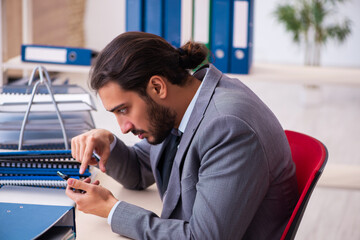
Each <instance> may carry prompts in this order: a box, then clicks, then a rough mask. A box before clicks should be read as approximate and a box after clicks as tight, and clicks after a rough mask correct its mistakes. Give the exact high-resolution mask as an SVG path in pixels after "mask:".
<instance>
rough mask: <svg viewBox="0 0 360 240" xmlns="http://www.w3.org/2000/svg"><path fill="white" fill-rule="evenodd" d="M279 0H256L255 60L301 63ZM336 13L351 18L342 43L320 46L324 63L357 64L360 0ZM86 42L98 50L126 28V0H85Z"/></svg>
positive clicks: (301, 54) (359, 57) (359, 63)
mask: <svg viewBox="0 0 360 240" xmlns="http://www.w3.org/2000/svg"><path fill="white" fill-rule="evenodd" d="M280 2H282V1H281V0H255V19H254V24H255V26H254V61H255V62H269V63H285V64H303V62H304V61H303V59H304V51H303V49H302V48H301V46H299V45H296V44H295V43H293V42H292V39H291V35H290V34H288V33H287V32H285V30H284V27H283V26H282V25H280V24H279V23H277V22H276V20H275V17H274V16H273V14H272V13H273V11H274V9H275V7H276V4H278V3H280ZM338 16H339V17H340V19H342V17H343V16H347V17H348V18H350V19H351V20H352V33H351V35H350V37H348V39H347V40H346V42H345V43H343V44H341V45H339V44H338V43H336V42H334V41H329V42H328V43H327V45H326V46H325V47H324V48H323V50H322V56H321V64H322V65H323V66H345V67H360V0H348V1H347V2H346V3H345V4H343V6H342V7H341V8H340V9H339V13H338ZM85 29H86V31H85V32H86V46H87V47H90V48H93V49H95V50H101V49H102V48H104V47H105V46H106V44H107V43H109V42H110V41H111V40H112V39H113V38H114V37H115V36H117V35H118V34H120V33H122V32H124V31H125V0H101V1H98V0H88V1H87V9H86V19H85Z"/></svg>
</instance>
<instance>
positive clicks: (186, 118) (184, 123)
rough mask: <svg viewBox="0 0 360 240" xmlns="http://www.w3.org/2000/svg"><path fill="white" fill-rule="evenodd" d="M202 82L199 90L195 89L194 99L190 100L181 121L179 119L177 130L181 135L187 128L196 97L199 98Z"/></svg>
mask: <svg viewBox="0 0 360 240" xmlns="http://www.w3.org/2000/svg"><path fill="white" fill-rule="evenodd" d="M206 74H207V69H206ZM206 74H205V75H206ZM203 79H205V76H204V77H203ZM203 82H204V81H201V84H200V86H199V88H198V89H197V91H196V93H195V95H194V97H193V98H192V100H191V102H190V104H189V106H188V107H187V109H186V111H185V113H184V116H183V117H182V119H181V122H180V125H179V128H178V130H179V131H180V132H181V133H184V132H185V129H186V126H187V124H188V122H189V119H190V116H191V113H192V111H193V110H194V107H195V103H196V100H197V99H198V97H199V93H200V89H201V87H202V85H203Z"/></svg>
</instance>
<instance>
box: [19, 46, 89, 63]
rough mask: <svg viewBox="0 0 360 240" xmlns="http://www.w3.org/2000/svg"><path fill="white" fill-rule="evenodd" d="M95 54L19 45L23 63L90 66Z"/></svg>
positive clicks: (76, 50) (75, 49)
mask: <svg viewBox="0 0 360 240" xmlns="http://www.w3.org/2000/svg"><path fill="white" fill-rule="evenodd" d="M95 55H96V54H95V52H94V51H92V50H91V49H87V48H72V47H61V46H51V45H34V44H23V45H21V60H22V61H23V62H36V63H52V64H68V65H84V66H90V65H91V61H92V59H93V57H94V56H95Z"/></svg>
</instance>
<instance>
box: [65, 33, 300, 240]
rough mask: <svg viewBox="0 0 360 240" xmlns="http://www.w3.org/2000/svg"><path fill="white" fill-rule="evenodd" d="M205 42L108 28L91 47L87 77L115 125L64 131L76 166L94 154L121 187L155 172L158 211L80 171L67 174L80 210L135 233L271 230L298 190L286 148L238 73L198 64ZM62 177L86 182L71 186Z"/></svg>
mask: <svg viewBox="0 0 360 240" xmlns="http://www.w3.org/2000/svg"><path fill="white" fill-rule="evenodd" d="M207 54H208V53H207V51H206V48H205V47H204V46H203V45H201V44H198V43H194V42H188V43H187V44H185V45H184V46H182V47H181V48H179V49H175V48H173V47H172V46H171V45H170V44H168V43H167V42H166V41H165V40H164V39H162V38H160V37H158V36H155V35H152V34H148V33H141V32H128V33H124V34H121V35H119V36H118V37H117V38H115V39H114V40H113V41H112V42H111V43H110V44H109V45H108V46H106V48H105V49H104V50H103V51H102V52H101V53H100V55H99V56H98V57H97V61H96V63H95V65H94V66H93V69H92V73H91V86H92V88H93V89H95V90H96V91H97V93H98V94H99V96H100V98H101V100H102V103H103V105H104V107H105V108H106V109H107V110H108V111H110V112H113V113H114V114H115V116H116V118H117V121H118V124H119V126H120V128H121V130H122V132H123V133H128V132H132V133H133V134H135V135H138V136H139V138H140V139H143V140H142V141H140V142H139V143H137V144H135V145H134V146H132V147H129V146H126V145H125V144H124V143H123V142H122V141H121V140H119V139H117V138H116V137H114V135H113V134H112V133H110V132H109V131H107V130H102V129H95V130H92V131H90V132H88V133H85V134H83V135H80V136H78V137H75V138H74V139H73V140H72V144H71V146H72V154H73V156H74V157H75V158H76V159H77V160H78V161H80V162H81V163H82V164H81V170H80V171H81V172H82V171H84V169H85V167H86V166H87V165H88V164H96V162H94V159H92V158H91V156H92V153H93V151H96V152H97V153H98V154H99V155H100V163H99V167H100V169H101V170H102V171H104V172H106V173H107V174H108V175H110V176H111V177H113V178H114V179H115V180H117V181H118V182H120V183H121V184H123V185H124V187H126V188H129V189H136V190H142V189H145V188H147V187H148V186H150V185H152V184H153V183H154V182H156V184H157V186H158V189H159V193H160V196H161V199H162V201H163V210H162V213H161V217H158V216H157V215H156V214H154V213H152V212H150V211H147V210H145V209H142V208H139V207H137V206H134V205H132V204H129V203H126V202H124V201H121V199H120V201H118V199H116V198H115V197H114V196H113V195H112V194H111V192H110V191H108V190H107V189H105V188H102V187H99V186H98V184H99V183H98V182H95V183H93V184H91V183H89V180H86V181H83V182H82V181H78V180H75V179H69V180H68V184H69V187H68V189H67V194H68V196H69V197H70V198H72V199H73V200H74V201H75V202H76V203H77V206H78V209H79V210H82V211H84V212H87V213H92V214H96V215H98V216H102V217H107V218H108V221H109V223H110V224H111V227H112V230H113V231H114V232H116V233H119V234H121V235H125V236H127V237H129V238H134V239H279V238H280V236H281V234H282V231H283V230H284V228H285V225H286V223H287V221H288V219H289V217H290V215H291V212H292V210H293V208H294V206H295V204H296V201H297V199H298V193H297V183H296V177H295V166H294V163H293V162H292V159H291V152H290V148H289V145H288V142H287V139H286V136H285V134H284V131H283V129H282V127H281V125H280V124H279V122H278V120H277V119H276V117H275V116H274V114H273V113H272V112H271V111H270V110H269V109H268V107H267V106H266V105H265V104H264V103H263V102H262V101H261V100H260V99H259V98H258V97H257V96H256V95H255V94H254V93H253V92H252V91H251V90H250V89H249V88H247V87H246V86H245V85H244V84H243V83H241V82H240V81H239V80H238V79H231V78H229V77H227V76H226V75H224V74H222V73H221V72H220V71H219V70H217V69H216V68H215V67H214V66H213V65H205V66H203V67H201V68H200V69H199V70H197V71H196V72H195V73H194V74H193V75H191V74H189V71H188V70H189V69H194V68H196V67H198V66H199V65H200V64H201V63H202V62H203V61H204V60H205V59H206V57H207ZM70 187H73V188H77V189H82V190H85V191H86V193H85V194H80V193H77V192H73V191H71V190H70Z"/></svg>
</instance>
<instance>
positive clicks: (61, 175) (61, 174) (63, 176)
mask: <svg viewBox="0 0 360 240" xmlns="http://www.w3.org/2000/svg"><path fill="white" fill-rule="evenodd" d="M56 173H57V175H58V176H59V177H61V178H62V179H64V180H65V181H67V180H68V179H69V176H68V175H66V174H64V173H62V172H60V171H57V172H56Z"/></svg>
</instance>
